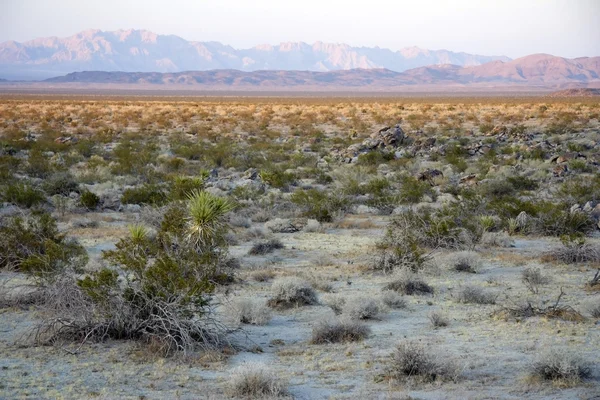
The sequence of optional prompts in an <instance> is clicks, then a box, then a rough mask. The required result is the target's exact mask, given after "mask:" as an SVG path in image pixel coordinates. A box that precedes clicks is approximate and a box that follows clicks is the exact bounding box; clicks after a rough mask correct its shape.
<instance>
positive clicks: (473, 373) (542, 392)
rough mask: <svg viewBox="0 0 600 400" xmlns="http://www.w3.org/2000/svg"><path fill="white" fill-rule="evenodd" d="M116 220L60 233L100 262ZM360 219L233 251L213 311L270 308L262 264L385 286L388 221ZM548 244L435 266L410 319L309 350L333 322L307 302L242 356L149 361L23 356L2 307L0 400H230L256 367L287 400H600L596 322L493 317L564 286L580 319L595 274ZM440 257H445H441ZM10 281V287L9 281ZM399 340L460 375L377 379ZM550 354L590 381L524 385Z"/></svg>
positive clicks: (118, 228)
mask: <svg viewBox="0 0 600 400" xmlns="http://www.w3.org/2000/svg"><path fill="white" fill-rule="evenodd" d="M120 215H121V217H115V218H111V219H110V220H111V222H109V223H105V224H102V225H101V226H102V228H73V227H72V225H69V224H66V223H65V224H64V225H62V227H63V228H65V229H67V230H68V232H69V233H70V234H72V235H76V236H77V237H79V238H80V240H82V243H83V244H84V245H85V246H86V247H87V248H88V250H89V252H90V257H91V258H92V260H91V263H92V264H93V263H98V262H99V257H100V254H101V250H106V249H109V248H111V246H112V245H113V244H114V243H115V242H116V240H117V239H118V237H120V236H121V235H123V232H124V229H125V225H126V223H127V222H131V221H132V220H135V218H136V216H135V215H133V214H130V215H126V214H120ZM101 217H102V216H100V217H98V218H101ZM87 218H89V215H88V216H87ZM348 218H355V219H360V218H363V219H364V218H365V217H364V216H350V217H348ZM368 218H369V219H370V220H371V221H373V222H374V223H375V226H377V227H376V228H373V229H324V230H323V231H322V232H317V233H304V232H299V233H292V234H277V235H275V236H276V237H277V238H279V239H280V240H281V241H282V242H283V243H284V245H285V249H283V250H278V251H276V252H275V253H272V254H269V255H267V256H260V257H259V256H248V255H247V252H248V249H249V248H250V246H251V242H241V243H240V244H238V245H236V246H233V247H232V248H231V254H232V255H233V256H236V257H238V258H239V259H240V260H241V262H242V269H241V270H240V272H239V276H240V277H241V278H242V280H243V282H242V283H241V284H238V285H235V286H234V287H232V288H230V289H229V290H228V291H227V293H225V292H223V293H219V294H218V299H219V301H220V302H222V304H223V305H222V306H220V308H219V310H218V311H219V315H220V316H221V318H222V319H223V320H224V321H228V317H229V316H230V315H231V307H232V303H233V302H234V301H235V300H237V299H244V298H248V299H263V300H265V301H266V300H267V299H268V298H269V296H270V285H271V284H270V282H266V283H258V282H254V281H252V280H251V279H249V272H250V270H251V269H255V268H260V267H268V268H271V269H273V270H274V271H275V272H276V274H277V275H278V276H283V275H295V276H301V277H304V278H306V279H308V280H313V281H317V282H320V283H329V285H330V287H331V289H332V291H333V292H334V293H336V294H339V295H342V296H345V297H347V298H349V297H353V296H366V297H371V298H374V299H379V298H380V296H381V289H382V287H383V286H384V285H385V284H386V283H387V282H389V281H391V280H392V277H390V276H386V275H382V274H375V273H372V272H370V271H368V270H366V268H365V266H367V265H368V262H369V259H370V257H372V256H374V255H376V252H377V249H376V248H375V244H376V242H377V240H379V239H380V238H381V236H382V235H383V227H384V226H385V223H386V221H387V219H388V218H389V217H379V216H378V217H368ZM71 222H72V221H71ZM593 240H595V241H598V239H593ZM557 243H558V241H557V240H552V239H547V238H533V239H532V238H521V237H518V238H516V240H515V247H513V248H493V249H477V250H478V251H479V253H480V255H481V256H482V257H483V261H484V262H483V265H482V267H481V269H480V271H479V273H477V274H465V273H458V272H454V271H449V270H447V269H445V268H444V266H443V265H442V264H443V263H441V262H440V263H438V265H437V266H436V267H433V268H432V269H431V270H430V271H429V272H428V273H427V274H426V275H425V279H426V281H427V282H428V283H430V284H431V285H432V286H433V287H434V288H435V294H434V295H433V296H406V300H407V302H408V308H407V309H402V310H384V311H383V312H382V313H381V314H380V315H379V316H378V318H377V319H375V320H370V321H368V322H367V324H368V325H369V326H370V327H371V329H372V334H371V336H370V337H369V338H368V339H366V340H364V341H362V342H358V343H349V344H333V345H310V344H309V340H310V335H311V331H312V327H313V326H314V324H315V323H316V322H317V321H319V320H321V319H323V318H332V317H334V313H333V311H332V310H331V309H330V308H329V307H327V306H325V305H317V306H310V307H301V308H295V309H291V310H287V311H275V312H274V313H273V318H272V320H271V321H270V322H269V323H268V324H267V325H265V326H249V325H245V326H244V330H243V332H239V333H237V334H236V335H235V336H232V337H231V341H232V342H235V343H236V344H237V345H239V346H241V349H242V350H241V351H239V352H237V353H235V354H231V355H223V354H212V353H211V354H199V355H193V356H189V357H178V358H176V359H160V358H159V359H152V358H148V357H147V356H144V354H143V352H142V351H141V350H140V348H139V347H138V346H136V345H135V344H132V343H123V342H112V341H109V342H105V343H94V344H86V345H84V346H82V347H81V348H77V346H69V347H67V348H66V349H63V348H60V347H31V346H27V345H25V344H26V343H27V340H26V334H27V332H29V331H31V329H32V327H34V326H35V324H36V321H38V320H39V319H40V317H41V316H40V315H39V314H38V312H37V311H35V310H33V309H31V310H23V309H4V310H0V314H1V315H0V398H2V399H13V398H32V399H50V398H52V399H54V398H56V399H80V398H106V399H112V398H131V399H166V398H172V399H220V398H227V395H226V393H225V392H224V387H225V385H226V383H227V381H228V376H229V373H230V371H231V370H232V369H233V368H235V367H237V366H239V365H242V364H244V363H248V362H262V363H265V364H268V365H269V366H270V367H272V368H273V369H274V370H275V371H276V372H277V373H278V374H279V375H280V376H281V377H282V378H285V379H287V380H288V381H289V390H290V393H291V394H292V395H293V396H294V398H297V399H401V398H405V397H406V396H411V397H413V398H418V399H524V398H527V399H600V363H599V362H598V361H599V360H600V321H597V320H595V319H592V318H587V319H586V321H584V322H579V323H576V322H566V321H562V320H557V319H545V318H529V319H524V320H521V321H514V320H505V319H504V318H498V317H494V316H492V314H493V312H494V311H496V310H498V309H499V308H500V307H501V306H502V305H506V304H511V302H518V301H519V300H522V299H526V298H529V299H532V300H535V301H542V300H547V301H553V300H554V299H555V298H556V296H557V295H558V293H559V290H560V289H559V288H560V287H562V288H563V290H564V292H565V293H566V294H565V296H564V297H563V301H564V303H565V304H569V305H571V306H572V307H574V308H575V309H577V310H581V311H582V312H583V311H584V310H585V305H586V304H587V303H589V302H590V301H592V300H593V299H596V301H598V296H599V295H600V294H595V293H590V292H586V291H585V290H584V283H585V281H586V280H587V279H589V278H590V277H591V275H592V274H593V272H592V271H593V270H592V268H591V267H586V266H577V267H574V266H562V265H553V264H543V263H541V261H540V257H539V256H540V254H541V253H542V252H544V251H546V250H547V249H548V248H550V247H552V246H554V245H556V244H557ZM436 258H437V259H438V260H439V259H442V258H443V254H437V255H436ZM527 266H539V267H540V268H541V269H542V270H543V271H544V273H546V274H547V275H550V276H552V283H550V284H549V285H547V286H545V287H543V288H542V290H540V293H539V294H538V295H532V294H530V293H529V292H528V291H527V289H526V288H525V286H524V285H523V284H522V283H521V281H520V276H521V275H520V274H521V272H522V271H523V269H524V268H526V267H527ZM7 277H8V275H4V279H7ZM10 277H11V278H12V279H19V277H18V275H12V276H10ZM465 285H472V286H480V287H483V288H485V289H486V290H489V291H491V292H494V293H496V294H497V295H498V300H497V303H498V304H497V305H472V304H460V303H458V302H457V301H456V295H457V293H458V291H459V290H460V288H461V287H463V286H465ZM319 295H320V296H321V297H323V298H324V297H326V296H327V295H328V294H325V293H323V292H320V293H319ZM432 311H441V312H443V313H444V314H445V315H446V316H447V317H448V318H449V320H450V324H449V326H448V327H445V328H433V327H432V325H431V323H430V321H429V315H430V313H431V312H432ZM405 339H410V340H416V341H421V342H423V343H425V344H426V345H427V346H428V347H430V348H431V350H432V351H434V352H436V354H439V357H440V358H441V359H451V360H453V361H454V362H455V363H456V364H457V365H458V366H459V367H460V370H461V376H460V378H459V379H458V381H457V382H447V383H443V384H440V383H432V384H420V385H416V384H415V385H392V384H390V383H389V382H387V381H386V380H382V379H381V376H382V375H383V374H384V373H385V371H386V369H387V368H388V366H389V356H390V354H391V353H392V352H393V350H394V348H395V346H396V344H397V343H398V342H399V341H401V340H405ZM548 348H566V349H568V350H569V351H572V352H577V353H580V354H581V355H582V356H583V357H584V358H586V359H588V360H590V361H592V362H595V363H596V365H595V368H594V370H593V373H594V376H593V378H592V379H591V380H589V381H587V382H585V383H584V384H582V385H579V386H576V387H573V388H566V389H565V388H557V387H553V386H552V385H551V384H532V383H530V382H529V381H527V379H526V375H527V368H528V366H529V365H530V363H531V362H532V361H533V359H534V358H535V356H536V355H537V354H539V353H540V352H541V351H543V350H544V349H548Z"/></svg>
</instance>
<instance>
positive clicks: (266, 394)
mask: <svg viewBox="0 0 600 400" xmlns="http://www.w3.org/2000/svg"><path fill="white" fill-rule="evenodd" d="M227 390H228V392H229V394H230V395H231V396H233V397H239V398H245V399H277V398H289V397H288V391H287V384H286V383H285V382H284V381H283V380H282V379H281V378H280V377H279V376H277V374H276V373H275V372H273V371H272V370H271V369H270V368H269V367H267V366H266V365H264V364H259V363H249V364H246V365H241V366H239V367H237V368H235V369H234V370H233V371H232V372H231V375H230V376H229V379H228V382H227Z"/></svg>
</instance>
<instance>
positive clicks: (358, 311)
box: [342, 297, 379, 319]
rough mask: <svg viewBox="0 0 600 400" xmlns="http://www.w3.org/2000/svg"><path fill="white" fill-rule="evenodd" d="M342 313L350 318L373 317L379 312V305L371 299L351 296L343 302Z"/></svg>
mask: <svg viewBox="0 0 600 400" xmlns="http://www.w3.org/2000/svg"><path fill="white" fill-rule="evenodd" d="M342 314H344V315H346V316H348V317H349V318H351V319H373V318H375V317H377V314H379V306H378V305H377V302H376V301H375V300H373V299H370V298H367V297H352V298H350V299H347V300H346V302H345V303H344V305H343V307H342Z"/></svg>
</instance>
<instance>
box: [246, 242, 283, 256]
mask: <svg viewBox="0 0 600 400" xmlns="http://www.w3.org/2000/svg"><path fill="white" fill-rule="evenodd" d="M283 248H284V246H283V243H282V242H281V240H279V239H270V240H267V241H264V242H259V243H255V244H254V245H252V248H251V249H250V250H249V251H248V254H250V255H264V254H269V253H272V252H274V251H275V250H279V249H283Z"/></svg>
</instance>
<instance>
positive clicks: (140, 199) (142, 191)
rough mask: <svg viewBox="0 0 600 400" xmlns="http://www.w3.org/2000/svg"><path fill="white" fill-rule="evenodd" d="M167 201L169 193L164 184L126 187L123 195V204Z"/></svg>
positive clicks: (159, 203) (152, 203)
mask: <svg viewBox="0 0 600 400" xmlns="http://www.w3.org/2000/svg"><path fill="white" fill-rule="evenodd" d="M166 202H167V193H166V191H165V190H164V188H163V187H162V186H159V185H152V184H145V185H142V186H139V187H136V188H132V189H126V190H125V191H124V192H123V196H121V203H122V204H151V205H161V204H164V203H166Z"/></svg>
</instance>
